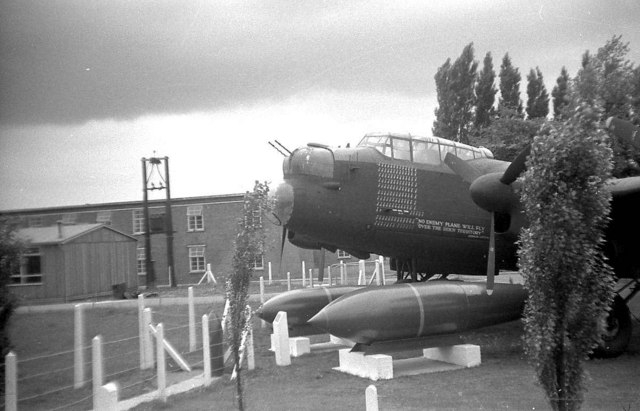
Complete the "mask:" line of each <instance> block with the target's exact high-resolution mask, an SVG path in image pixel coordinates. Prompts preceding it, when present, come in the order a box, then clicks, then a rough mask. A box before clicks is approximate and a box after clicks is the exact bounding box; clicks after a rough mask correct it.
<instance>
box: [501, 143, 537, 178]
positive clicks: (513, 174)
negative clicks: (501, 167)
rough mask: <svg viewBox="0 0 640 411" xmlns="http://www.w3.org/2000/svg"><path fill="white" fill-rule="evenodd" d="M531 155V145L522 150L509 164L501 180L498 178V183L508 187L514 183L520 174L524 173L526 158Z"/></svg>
mask: <svg viewBox="0 0 640 411" xmlns="http://www.w3.org/2000/svg"><path fill="white" fill-rule="evenodd" d="M530 153H531V145H527V147H525V149H524V150H522V151H521V152H520V153H519V154H518V156H517V157H516V158H515V160H513V161H512V162H511V164H509V167H507V169H506V170H505V172H504V174H503V175H502V178H500V182H501V183H502V184H506V185H510V184H511V183H513V182H514V181H516V180H517V179H518V177H520V174H522V173H523V172H524V170H525V169H526V168H527V167H526V162H527V157H529V154H530Z"/></svg>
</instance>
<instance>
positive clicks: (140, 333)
mask: <svg viewBox="0 0 640 411" xmlns="http://www.w3.org/2000/svg"><path fill="white" fill-rule="evenodd" d="M143 312H144V294H138V342H139V344H138V345H139V347H140V369H141V370H144V369H145V368H147V366H146V365H147V363H146V358H145V355H144V313H143Z"/></svg>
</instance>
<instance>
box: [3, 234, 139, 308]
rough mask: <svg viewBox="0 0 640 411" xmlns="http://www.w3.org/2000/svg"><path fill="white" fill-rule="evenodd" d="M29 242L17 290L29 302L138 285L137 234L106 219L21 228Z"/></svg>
mask: <svg viewBox="0 0 640 411" xmlns="http://www.w3.org/2000/svg"><path fill="white" fill-rule="evenodd" d="M18 237H19V238H20V239H21V240H23V241H25V242H26V243H27V249H26V252H25V253H24V255H23V258H22V264H21V267H20V273H16V274H15V275H13V276H12V278H11V280H12V281H11V282H12V283H11V287H12V290H11V291H12V292H13V293H14V294H15V295H16V296H18V297H19V298H20V299H21V300H23V301H25V302H27V303H35V302H39V303H40V302H62V301H70V300H78V299H83V298H88V297H95V296H106V295H112V293H113V292H114V291H113V287H114V286H119V287H118V288H120V287H122V285H123V284H126V287H137V286H138V276H137V274H136V244H137V240H136V238H135V237H132V236H129V235H126V234H123V233H121V232H119V231H117V230H114V229H113V228H111V227H109V226H107V225H104V224H78V225H64V224H61V223H58V224H57V225H55V226H51V227H32V228H24V229H21V230H18Z"/></svg>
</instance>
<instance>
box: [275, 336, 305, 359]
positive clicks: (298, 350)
mask: <svg viewBox="0 0 640 411" xmlns="http://www.w3.org/2000/svg"><path fill="white" fill-rule="evenodd" d="M270 337H271V347H270V348H269V351H272V352H275V342H276V338H277V337H276V335H275V334H271V336H270ZM310 352H311V342H310V340H309V338H307V337H292V338H289V354H290V355H291V356H292V357H300V356H301V355H304V354H309V353H310Z"/></svg>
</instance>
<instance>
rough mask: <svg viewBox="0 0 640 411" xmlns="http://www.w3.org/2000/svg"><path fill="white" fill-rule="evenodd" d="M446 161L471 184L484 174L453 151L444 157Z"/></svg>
mask: <svg viewBox="0 0 640 411" xmlns="http://www.w3.org/2000/svg"><path fill="white" fill-rule="evenodd" d="M444 163H445V164H446V165H447V166H449V168H450V169H451V170H453V171H454V172H455V173H456V174H457V175H459V176H460V177H461V178H462V179H463V180H464V181H465V182H467V183H469V184H471V183H473V182H474V181H475V180H476V179H477V178H478V177H480V176H481V175H482V173H480V171H479V170H477V169H476V168H475V167H473V166H472V165H471V164H469V163H467V162H466V161H464V160H463V159H461V158H460V157H458V156H456V155H455V154H453V153H451V152H449V153H447V155H446V156H445V157H444Z"/></svg>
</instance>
